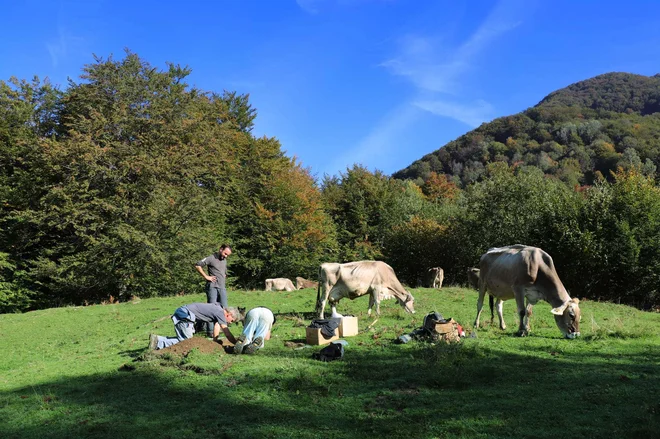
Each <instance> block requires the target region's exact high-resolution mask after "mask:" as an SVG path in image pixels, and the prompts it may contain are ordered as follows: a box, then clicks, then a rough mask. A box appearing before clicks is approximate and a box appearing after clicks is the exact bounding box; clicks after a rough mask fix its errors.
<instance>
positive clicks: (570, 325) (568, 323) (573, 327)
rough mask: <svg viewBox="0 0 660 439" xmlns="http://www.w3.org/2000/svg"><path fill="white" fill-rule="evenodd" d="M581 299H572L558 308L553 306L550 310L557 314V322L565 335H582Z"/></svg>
mask: <svg viewBox="0 0 660 439" xmlns="http://www.w3.org/2000/svg"><path fill="white" fill-rule="evenodd" d="M579 303H580V300H579V299H571V300H568V301H566V302H564V304H563V305H562V306H560V307H558V308H553V309H552V310H551V311H550V312H552V313H553V314H554V315H555V322H556V323H557V326H558V327H559V330H560V331H561V333H562V334H564V337H566V338H570V339H573V338H575V337H579V336H580V319H581V318H582V315H581V314H580V306H579Z"/></svg>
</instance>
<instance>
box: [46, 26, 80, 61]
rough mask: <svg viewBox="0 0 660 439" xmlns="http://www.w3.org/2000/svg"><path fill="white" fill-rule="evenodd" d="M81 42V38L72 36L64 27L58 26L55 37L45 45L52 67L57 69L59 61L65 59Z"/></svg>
mask: <svg viewBox="0 0 660 439" xmlns="http://www.w3.org/2000/svg"><path fill="white" fill-rule="evenodd" d="M82 42H83V39H82V38H79V37H76V36H73V35H72V34H70V33H69V32H68V31H67V30H66V29H65V28H64V27H62V26H58V28H57V37H56V38H54V39H53V40H51V41H48V42H47V43H46V48H47V49H48V53H49V54H50V60H51V62H52V64H53V67H57V66H58V64H59V63H60V61H62V60H63V59H64V58H66V57H67V56H68V55H69V54H70V53H71V52H72V51H74V50H75V48H76V47H78V46H79V45H80V44H81V43H82Z"/></svg>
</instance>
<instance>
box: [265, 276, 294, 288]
mask: <svg viewBox="0 0 660 439" xmlns="http://www.w3.org/2000/svg"><path fill="white" fill-rule="evenodd" d="M293 290H295V288H294V286H293V282H291V280H289V279H287V278H284V277H278V278H276V279H266V291H293Z"/></svg>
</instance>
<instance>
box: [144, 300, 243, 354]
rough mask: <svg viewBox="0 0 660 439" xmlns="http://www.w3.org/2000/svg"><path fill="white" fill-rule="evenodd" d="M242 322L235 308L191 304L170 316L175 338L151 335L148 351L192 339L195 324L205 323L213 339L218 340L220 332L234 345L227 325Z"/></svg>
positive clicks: (233, 339) (214, 304)
mask: <svg viewBox="0 0 660 439" xmlns="http://www.w3.org/2000/svg"><path fill="white" fill-rule="evenodd" d="M241 320H243V316H241V313H240V312H239V311H238V310H237V309H236V308H227V309H225V308H223V307H222V306H220V303H218V302H215V303H191V304H189V305H184V306H180V307H179V308H177V309H176V311H174V314H173V315H172V322H173V323H174V331H175V332H176V337H163V336H161V335H156V334H151V335H150V336H149V349H152V350H153V349H164V348H166V347H169V346H172V345H175V344H177V343H179V342H181V341H183V340H187V339H189V338H192V336H193V334H194V333H195V322H196V321H200V322H205V323H207V324H210V325H212V327H213V338H214V339H215V340H217V339H218V335H220V330H222V332H223V333H224V334H225V337H227V340H229V341H230V342H232V343H236V338H235V337H234V336H233V334H232V333H231V331H230V330H229V327H228V325H229V324H230V323H232V322H238V321H241Z"/></svg>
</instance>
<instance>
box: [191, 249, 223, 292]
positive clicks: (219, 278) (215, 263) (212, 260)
mask: <svg viewBox="0 0 660 439" xmlns="http://www.w3.org/2000/svg"><path fill="white" fill-rule="evenodd" d="M220 258H221V256H220V255H219V254H218V253H213V254H212V255H211V256H207V257H205V258H204V259H202V260H201V261H199V262H197V263H195V265H196V266H199V267H207V270H208V274H209V276H215V278H216V281H215V282H210V284H211V286H212V287H215V288H224V287H225V279H226V278H227V259H226V258H223V259H220Z"/></svg>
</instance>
